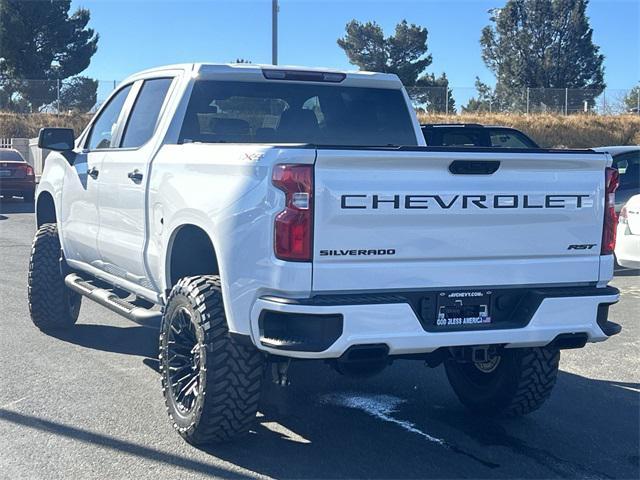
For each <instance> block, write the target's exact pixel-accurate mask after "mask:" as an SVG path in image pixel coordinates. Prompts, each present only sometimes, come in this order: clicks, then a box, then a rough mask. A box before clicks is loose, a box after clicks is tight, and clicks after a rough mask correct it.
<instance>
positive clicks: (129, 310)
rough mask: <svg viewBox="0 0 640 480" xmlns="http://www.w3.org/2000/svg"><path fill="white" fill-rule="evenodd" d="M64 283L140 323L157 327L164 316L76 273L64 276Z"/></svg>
mask: <svg viewBox="0 0 640 480" xmlns="http://www.w3.org/2000/svg"><path fill="white" fill-rule="evenodd" d="M64 283H65V285H66V286H67V287H69V288H70V289H71V290H73V291H74V292H77V293H79V294H80V295H82V296H84V297H87V298H89V299H90V300H93V301H94V302H96V303H99V304H100V305H102V306H103V307H107V308H108V309H109V310H111V311H112V312H115V313H117V314H119V315H122V316H123V317H125V318H127V319H129V320H131V321H132V322H135V323H137V324H140V325H145V326H154V327H157V326H159V324H160V319H161V318H162V312H160V311H159V310H151V309H148V308H144V307H141V306H139V305H135V304H134V303H131V302H129V301H127V300H125V299H123V298H121V297H119V296H118V295H117V294H116V293H114V291H113V290H109V289H106V288H100V287H97V286H96V285H93V284H92V283H91V281H90V280H86V279H84V278H82V277H81V276H80V275H78V274H76V273H71V274H69V275H67V276H66V277H65V278H64Z"/></svg>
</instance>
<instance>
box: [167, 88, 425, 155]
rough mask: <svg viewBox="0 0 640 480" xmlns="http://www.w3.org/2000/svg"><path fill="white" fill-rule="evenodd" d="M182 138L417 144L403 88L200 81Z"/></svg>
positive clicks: (212, 141) (199, 140) (347, 144)
mask: <svg viewBox="0 0 640 480" xmlns="http://www.w3.org/2000/svg"><path fill="white" fill-rule="evenodd" d="M179 141H180V143H184V142H204V143H311V144H316V145H336V146H349V145H370V146H381V145H417V139H416V136H415V131H414V129H413V123H412V120H411V114H410V112H409V110H408V108H407V104H406V102H405V99H404V96H403V94H402V92H401V91H400V90H392V89H379V88H359V87H343V86H338V85H322V84H317V83H294V82H225V81H217V80H198V81H196V83H195V85H194V87H193V92H192V94H191V98H190V100H189V105H188V107H187V112H186V115H185V119H184V123H183V125H182V131H181V134H180V140H179Z"/></svg>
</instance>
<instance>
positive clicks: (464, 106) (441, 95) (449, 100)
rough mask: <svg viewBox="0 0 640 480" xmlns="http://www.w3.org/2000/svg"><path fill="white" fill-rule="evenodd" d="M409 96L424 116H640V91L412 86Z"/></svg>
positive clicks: (638, 89)
mask: <svg viewBox="0 0 640 480" xmlns="http://www.w3.org/2000/svg"><path fill="white" fill-rule="evenodd" d="M407 93H408V94H409V97H410V98H411V101H412V103H413V106H414V108H415V109H416V110H417V111H418V112H421V113H440V114H457V113H513V114H537V113H548V114H556V115H574V114H595V115H621V114H635V115H640V88H634V89H632V88H629V89H609V88H607V89H605V90H603V91H600V90H589V89H578V88H525V89H522V90H520V91H512V92H509V93H508V94H502V95H500V94H494V93H492V94H490V95H484V96H479V95H478V92H477V91H476V89H475V88H472V87H426V88H425V87H408V88H407Z"/></svg>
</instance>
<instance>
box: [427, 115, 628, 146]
mask: <svg viewBox="0 0 640 480" xmlns="http://www.w3.org/2000/svg"><path fill="white" fill-rule="evenodd" d="M420 122H421V123H482V124H487V125H505V126H508V127H514V128H517V129H518V130H522V131H523V132H525V133H526V134H527V135H529V136H530V137H531V138H533V139H534V140H535V141H536V142H537V143H538V144H539V145H540V146H542V147H557V148H588V147H598V146H604V145H640V116H638V115H602V116H600V115H569V116H563V115H547V114H536V115H509V114H499V113H496V114H478V115H469V114H465V115H456V116H446V115H420Z"/></svg>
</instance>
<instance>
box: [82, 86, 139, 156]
mask: <svg viewBox="0 0 640 480" xmlns="http://www.w3.org/2000/svg"><path fill="white" fill-rule="evenodd" d="M130 91H131V85H127V86H126V87H124V88H123V89H122V90H120V91H119V92H118V93H116V95H115V96H114V97H112V98H111V100H110V101H109V104H108V105H107V106H106V107H105V108H104V109H103V110H102V111H101V112H100V113H99V114H98V118H97V119H96V121H95V122H93V126H92V127H91V134H90V135H89V142H88V144H87V145H88V146H89V150H96V149H100V148H115V145H112V140H113V135H114V134H115V132H116V127H117V126H118V117H119V116H120V111H121V110H122V107H123V105H124V102H125V100H126V99H127V96H128V95H129V92H130Z"/></svg>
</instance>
